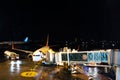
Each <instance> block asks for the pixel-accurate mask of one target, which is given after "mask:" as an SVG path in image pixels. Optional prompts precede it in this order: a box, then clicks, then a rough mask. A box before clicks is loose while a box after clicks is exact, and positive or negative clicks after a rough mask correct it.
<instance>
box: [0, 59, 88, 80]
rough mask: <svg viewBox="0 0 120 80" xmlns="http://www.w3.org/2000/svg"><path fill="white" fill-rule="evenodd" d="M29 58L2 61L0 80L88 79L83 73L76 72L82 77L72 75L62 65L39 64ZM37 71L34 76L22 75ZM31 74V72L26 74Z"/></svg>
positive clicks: (0, 63) (0, 64)
mask: <svg viewBox="0 0 120 80" xmlns="http://www.w3.org/2000/svg"><path fill="white" fill-rule="evenodd" d="M35 65H36V63H34V62H32V61H31V60H28V59H23V60H15V61H14V60H7V61H4V62H0V73H1V74H0V80H88V77H87V76H86V75H83V74H79V75H78V74H76V75H78V76H81V77H77V76H75V75H74V76H72V75H71V74H70V73H69V72H67V70H65V69H64V68H63V67H60V66H40V65H39V66H38V67H37V68H36V69H34V70H32V69H33V68H34V67H35ZM31 71H33V72H37V75H36V76H34V77H28V76H27V77H26V76H21V74H22V73H24V72H31ZM26 75H29V74H26Z"/></svg>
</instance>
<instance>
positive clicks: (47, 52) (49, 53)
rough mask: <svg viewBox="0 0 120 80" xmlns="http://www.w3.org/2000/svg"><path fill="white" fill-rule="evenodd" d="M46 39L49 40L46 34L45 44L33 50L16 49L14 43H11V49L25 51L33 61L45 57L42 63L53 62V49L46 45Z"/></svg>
mask: <svg viewBox="0 0 120 80" xmlns="http://www.w3.org/2000/svg"><path fill="white" fill-rule="evenodd" d="M48 41H49V35H47V41H46V45H45V46H43V47H41V48H39V49H37V50H35V51H30V50H23V49H17V48H15V47H14V44H12V49H13V50H17V51H22V52H25V53H27V54H28V58H30V57H32V61H34V62H38V61H40V60H42V59H43V58H44V59H45V60H44V61H43V62H44V63H46V62H53V58H54V53H55V51H54V50H53V49H51V48H50V46H48Z"/></svg>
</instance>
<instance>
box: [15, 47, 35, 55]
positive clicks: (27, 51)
mask: <svg viewBox="0 0 120 80" xmlns="http://www.w3.org/2000/svg"><path fill="white" fill-rule="evenodd" d="M13 50H17V51H21V52H25V53H29V54H32V53H33V51H29V50H23V49H16V48H14V49H13Z"/></svg>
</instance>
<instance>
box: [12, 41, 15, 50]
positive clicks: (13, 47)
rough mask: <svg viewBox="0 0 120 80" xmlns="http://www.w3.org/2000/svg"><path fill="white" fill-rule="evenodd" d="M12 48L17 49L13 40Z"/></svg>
mask: <svg viewBox="0 0 120 80" xmlns="http://www.w3.org/2000/svg"><path fill="white" fill-rule="evenodd" d="M12 49H15V46H14V42H13V41H12Z"/></svg>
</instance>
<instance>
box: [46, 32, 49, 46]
mask: <svg viewBox="0 0 120 80" xmlns="http://www.w3.org/2000/svg"><path fill="white" fill-rule="evenodd" d="M48 42H49V34H48V35H47V42H46V46H48Z"/></svg>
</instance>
